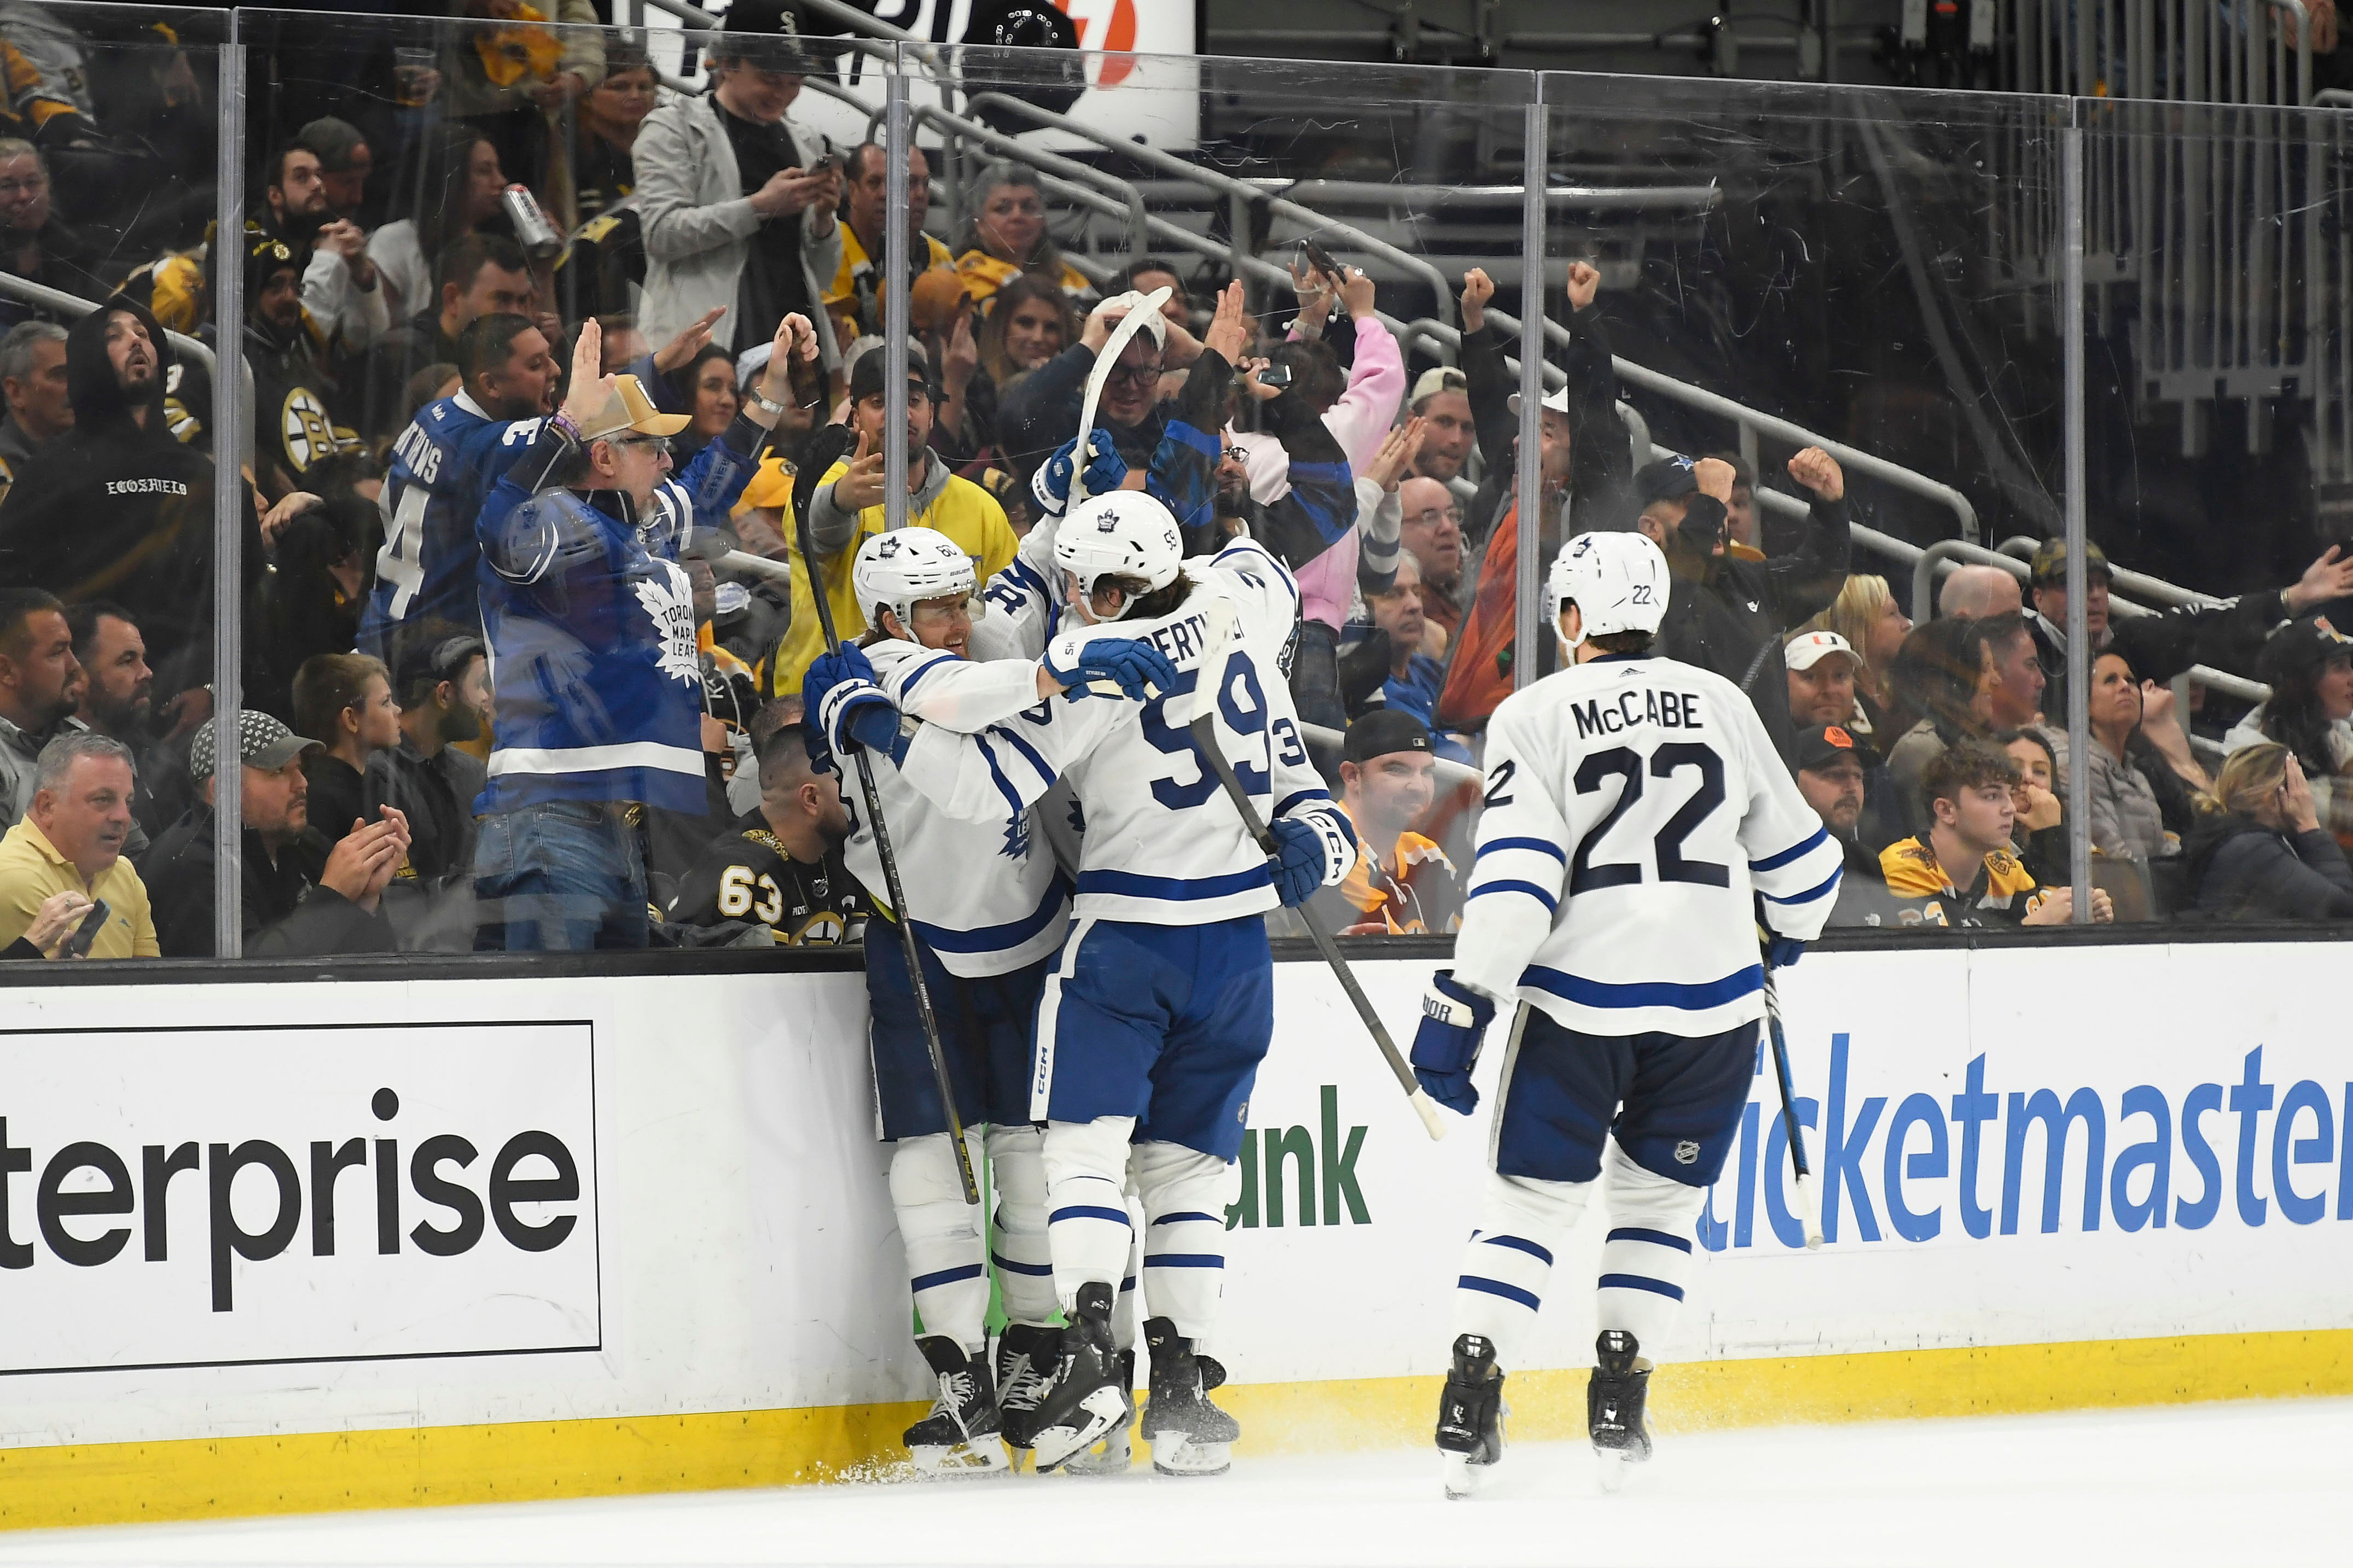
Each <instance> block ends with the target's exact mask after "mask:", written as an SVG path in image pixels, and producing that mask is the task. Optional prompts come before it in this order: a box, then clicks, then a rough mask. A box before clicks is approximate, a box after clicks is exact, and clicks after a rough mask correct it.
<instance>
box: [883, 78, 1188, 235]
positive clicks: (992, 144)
mask: <svg viewBox="0 0 2353 1568" xmlns="http://www.w3.org/2000/svg"><path fill="white" fill-rule="evenodd" d="M837 96H839V95H837ZM986 96H988V97H992V98H993V97H995V96H997V95H995V94H993V93H992V94H987V95H986ZM852 101H855V100H852ZM1005 101H1007V102H1008V103H1010V102H1013V101H1015V100H1012V99H1007V100H1005ZM907 111H908V112H909V113H910V114H912V115H913V116H914V119H915V122H916V123H921V122H923V121H931V122H932V123H933V124H934V125H936V126H938V127H939V128H940V129H941V130H943V131H947V132H954V133H955V134H956V135H959V136H964V137H967V138H969V139H970V140H972V141H975V142H979V143H980V144H981V145H982V146H984V147H987V148H988V149H990V150H991V151H993V152H995V153H997V155H998V156H1000V157H1006V158H1013V159H1016V160H1018V161H1019V162H1021V163H1027V164H1029V166H1030V167H1031V168H1034V169H1041V170H1046V171H1049V172H1050V173H1053V174H1060V176H1062V178H1064V179H1066V180H1071V181H1074V182H1076V183H1078V184H1086V185H1092V186H1093V187H1094V188H1096V189H1097V190H1100V191H1104V192H1107V193H1108V194H1110V195H1114V196H1117V197H1119V198H1120V199H1121V201H1122V202H1123V204H1124V205H1125V206H1126V207H1127V209H1128V243H1129V244H1130V245H1132V246H1134V248H1135V252H1136V254H1137V255H1139V256H1140V255H1142V254H1143V253H1144V252H1145V249H1146V248H1147V247H1146V246H1145V243H1144V242H1145V238H1146V237H1148V236H1149V235H1150V233H1151V214H1150V213H1148V212H1146V211H1145V206H1144V194H1143V193H1142V192H1140V191H1138V190H1137V189H1136V188H1135V187H1134V185H1131V184H1128V183H1127V182H1126V181H1125V180H1122V179H1119V178H1117V177H1116V176H1114V175H1111V174H1104V173H1103V172H1102V171H1101V170H1099V169H1091V168H1089V167H1088V166H1087V165H1086V164H1084V163H1079V162H1078V161H1076V160H1075V159H1071V158H1065V157H1063V156H1062V155H1061V154H1060V153H1049V152H1047V151H1046V150H1045V149H1043V148H1040V147H1031V146H1028V145H1026V144H1025V143H1023V142H1020V141H1019V140H1018V139H1016V138H1014V137H1011V136H1008V135H1006V134H1005V133H1004V132H999V131H992V130H990V129H989V128H988V127H987V126H986V125H983V124H981V123H980V122H979V121H976V120H966V119H965V117H964V116H962V115H960V114H950V113H949V112H948V111H947V110H944V109H934V108H932V107H930V106H929V105H927V104H909V105H908V106H907ZM875 112H876V113H878V114H879V113H880V112H881V111H880V110H876V111H875ZM866 134H867V139H868V140H869V141H872V140H874V139H875V137H874V122H873V121H872V120H871V119H870V120H869V121H868V122H867V132H866ZM910 134H913V127H912V126H911V127H910ZM1223 254H1224V252H1222V251H1220V252H1219V255H1223Z"/></svg>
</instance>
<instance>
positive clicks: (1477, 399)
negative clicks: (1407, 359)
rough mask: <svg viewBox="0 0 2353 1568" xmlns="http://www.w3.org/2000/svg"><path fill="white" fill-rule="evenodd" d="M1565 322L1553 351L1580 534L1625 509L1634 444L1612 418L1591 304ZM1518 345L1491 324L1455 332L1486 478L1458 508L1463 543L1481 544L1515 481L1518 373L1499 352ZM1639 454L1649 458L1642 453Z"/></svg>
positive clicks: (1612, 392)
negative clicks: (1563, 379)
mask: <svg viewBox="0 0 2353 1568" xmlns="http://www.w3.org/2000/svg"><path fill="white" fill-rule="evenodd" d="M1566 325H1567V328H1568V334H1569V337H1570V340H1571V342H1570V344H1569V346H1568V348H1567V350H1560V349H1557V348H1552V349H1549V350H1548V352H1547V354H1546V357H1547V358H1550V357H1551V356H1552V354H1553V353H1558V354H1559V355H1560V360H1559V363H1560V366H1561V370H1562V373H1563V374H1565V375H1566V376H1567V390H1568V426H1569V441H1570V459H1569V481H1568V488H1569V521H1570V525H1571V527H1572V529H1573V530H1574V531H1577V532H1579V533H1582V532H1583V531H1585V530H1586V529H1587V528H1588V527H1596V526H1598V527H1604V528H1609V527H1615V526H1617V525H1618V522H1619V521H1620V513H1622V512H1623V511H1624V510H1625V509H1626V502H1627V497H1628V495H1629V494H1630V489H1631V481H1632V479H1633V449H1632V448H1631V447H1630V446H1629V445H1628V444H1627V440H1626V427H1625V426H1623V425H1621V424H1620V422H1619V419H1618V373H1617V371H1616V369H1615V368H1614V367H1613V366H1612V365H1611V363H1610V352H1609V334H1608V332H1607V331H1604V330H1603V328H1602V325H1601V312H1600V310H1599V309H1597V308H1596V307H1594V306H1591V305H1588V306H1587V307H1586V308H1585V309H1584V310H1577V311H1574V312H1572V313H1571V314H1570V316H1569V318H1568V320H1567V323H1566ZM1517 349H1518V343H1517V342H1516V341H1515V340H1514V339H1512V338H1510V337H1507V336H1506V335H1505V334H1504V329H1503V328H1501V327H1499V326H1495V325H1493V324H1492V323H1490V324H1488V325H1486V326H1482V328H1481V329H1480V330H1479V331H1475V332H1465V333H1463V334H1462V380H1463V387H1462V395H1463V396H1464V397H1465V398H1467V399H1468V400H1469V401H1470V404H1471V423H1472V428H1473V429H1474V430H1475V431H1476V432H1477V436H1478V442H1479V458H1480V461H1481V462H1482V464H1484V465H1485V468H1486V477H1485V478H1484V479H1482V480H1481V481H1480V484H1479V493H1478V494H1477V495H1475V496H1473V497H1472V500H1471V506H1470V509H1469V510H1466V511H1465V512H1464V513H1463V514H1462V537H1463V540H1464V542H1466V543H1469V544H1474V545H1475V544H1478V543H1481V542H1483V541H1484V540H1485V539H1486V538H1487V536H1488V535H1489V534H1491V533H1493V532H1494V531H1495V524H1496V523H1497V522H1499V521H1502V520H1503V516H1504V512H1506V511H1508V510H1511V505H1512V496H1513V492H1514V489H1515V488H1516V485H1517V481H1518V479H1519V473H1518V468H1517V458H1516V456H1515V454H1516V453H1517V451H1518V447H1519V438H1520V420H1519V416H1517V415H1516V414H1514V413H1513V412H1512V395H1513V394H1514V393H1516V392H1518V391H1519V390H1520V378H1519V377H1518V376H1516V375H1514V374H1512V369H1511V367H1510V366H1509V365H1507V364H1505V363H1504V357H1505V356H1506V355H1507V354H1509V353H1515V352H1517ZM1644 460H1645V461H1647V460H1648V454H1645V456H1644Z"/></svg>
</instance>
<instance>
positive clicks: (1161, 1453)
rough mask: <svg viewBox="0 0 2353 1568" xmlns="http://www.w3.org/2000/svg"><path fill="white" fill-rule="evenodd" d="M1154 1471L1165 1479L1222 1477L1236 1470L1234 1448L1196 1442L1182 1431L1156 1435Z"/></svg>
mask: <svg viewBox="0 0 2353 1568" xmlns="http://www.w3.org/2000/svg"><path fill="white" fill-rule="evenodd" d="M1152 1468H1154V1469H1155V1470H1157V1471H1159V1472H1160V1473H1161V1474H1162V1475H1164V1476H1222V1475H1224V1474H1225V1473H1226V1472H1227V1471H1228V1470H1230V1469H1232V1468H1234V1446H1233V1445H1232V1444H1231V1443H1196V1442H1195V1441H1193V1439H1192V1438H1190V1437H1188V1436H1186V1435H1185V1434H1184V1433H1182V1432H1161V1433H1156V1434H1155V1435H1154V1436H1153V1439H1152Z"/></svg>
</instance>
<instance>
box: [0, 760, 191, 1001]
mask: <svg viewBox="0 0 2353 1568" xmlns="http://www.w3.org/2000/svg"><path fill="white" fill-rule="evenodd" d="M39 767H40V772H39V773H38V774H37V778H36V780H35V783H34V786H33V804H32V806H31V808H30V809H29V810H27V811H26V814H25V816H24V819H23V820H22V821H20V822H18V823H17V824H16V826H14V827H11V828H10V829H9V830H8V834H7V837H5V838H0V946H5V944H7V943H9V942H15V941H16V939H17V938H18V937H21V936H24V935H26V933H27V932H28V931H32V930H33V929H34V927H35V926H36V925H37V924H39V923H40V917H41V913H42V906H43V905H44V904H45V903H47V900H49V899H50V898H51V897H53V896H54V895H56V894H59V893H68V894H73V895H76V896H77V900H78V901H77V902H76V903H74V904H73V905H72V906H71V907H70V909H69V912H70V913H72V914H73V915H74V917H75V921H74V923H75V924H77V925H79V923H80V920H79V917H80V915H81V914H82V913H84V912H86V911H88V910H90V907H91V900H102V901H103V902H104V903H105V905H106V908H107V913H106V919H105V921H104V923H103V924H101V925H100V927H99V929H98V932H97V935H96V937H95V939H94V940H93V941H92V942H91V943H90V952H89V956H90V957H91V958H157V957H160V956H162V952H163V950H162V949H161V948H159V947H158V946H157V945H156V943H155V920H154V917H153V914H152V913H151V912H150V911H149V909H148V904H147V889H146V887H145V885H144V884H143V883H142V882H141V881H140V880H139V873H138V872H136V871H134V870H132V868H131V862H130V861H128V860H125V859H124V858H122V846H123V844H124V843H125V842H126V841H127V840H128V839H129V838H130V837H131V784H132V772H131V752H130V749H129V748H128V747H126V746H124V745H123V743H122V742H120V741H117V740H113V739H111V738H109V737H108V736H105V735H101V734H99V733H98V732H97V731H92V730H68V731H65V733H63V734H61V735H59V736H58V738H57V739H56V740H54V741H51V742H49V743H48V744H47V746H44V747H43V748H42V749H41V759H40V763H39Z"/></svg>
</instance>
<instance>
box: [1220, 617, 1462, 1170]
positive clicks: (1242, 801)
mask: <svg viewBox="0 0 2353 1568" xmlns="http://www.w3.org/2000/svg"><path fill="white" fill-rule="evenodd" d="M1208 618H1209V622H1210V626H1209V651H1208V654H1207V655H1205V656H1204V657H1203V658H1202V660H1201V666H1200V670H1199V673H1198V675H1197V676H1196V677H1195V679H1194V685H1193V722H1192V725H1191V729H1192V732H1193V746H1194V749H1195V750H1197V751H1198V752H1200V753H1201V755H1202V756H1203V757H1204V758H1206V759H1207V760H1208V765H1209V767H1210V769H1211V770H1212V771H1214V772H1215V773H1217V775H1218V782H1219V784H1223V785H1225V786H1226V798H1227V799H1229V800H1230V801H1232V802H1233V803H1234V809H1235V810H1236V811H1238V812H1240V813H1241V817H1242V826H1243V828H1244V829H1246V830H1247V831H1248V832H1249V834H1250V837H1252V838H1253V839H1255V840H1257V842H1258V847H1259V848H1260V849H1261V850H1262V851H1264V852H1265V854H1266V858H1267V859H1268V860H1269V861H1270V862H1273V863H1276V864H1280V863H1281V861H1282V847H1281V846H1279V845H1277V844H1276V843H1275V841H1274V834H1273V832H1272V830H1271V829H1270V828H1269V827H1268V826H1267V825H1266V824H1265V822H1264V821H1263V820H1261V818H1260V816H1259V814H1258V807H1257V806H1256V805H1252V804H1251V802H1250V792H1249V791H1247V790H1245V789H1243V788H1242V781H1241V780H1240V779H1238V778H1236V777H1235V776H1234V765H1233V763H1230V762H1228V761H1227V760H1226V753H1225V749H1224V748H1223V747H1221V746H1219V744H1218V731H1217V717H1218V695H1219V690H1220V689H1221V688H1222V685H1223V683H1224V680H1225V673H1226V654H1227V651H1228V649H1229V648H1230V647H1232V644H1233V636H1234V612H1233V608H1232V606H1231V605H1228V604H1227V603H1226V602H1225V601H1224V600H1222V599H1217V600H1212V601H1211V602H1210V605H1209V607H1208ZM1269 760H1270V762H1271V760H1272V759H1271V758H1270V759H1269ZM1301 923H1303V924H1304V925H1305V926H1306V927H1307V934H1308V935H1309V936H1310V937H1312V938H1314V942H1315V951H1316V952H1320V953H1322V954H1323V955H1324V963H1328V964H1330V965H1331V966H1332V973H1333V974H1334V975H1335V977H1336V978H1337V979H1338V980H1339V982H1340V989H1341V990H1343V991H1345V992H1346V993H1347V994H1348V1000H1349V1001H1350V1002H1351V1003H1353V1004H1355V1005H1356V1016H1357V1017H1359V1018H1362V1019H1363V1020H1364V1021H1365V1027H1366V1028H1367V1029H1369V1030H1370V1031H1372V1036H1373V1044H1375V1045H1377V1046H1378V1047H1380V1048H1381V1055H1382V1056H1383V1057H1385V1058H1388V1064H1389V1070H1390V1071H1391V1072H1393V1073H1395V1074H1397V1079H1398V1086H1399V1087H1400V1088H1402V1089H1404V1090H1405V1097H1406V1100H1407V1101H1408V1103H1409V1104H1411V1105H1412V1107H1413V1110H1414V1114H1415V1115H1417V1116H1419V1117H1420V1118H1421V1125H1422V1126H1423V1128H1424V1129H1425V1130H1427V1131H1429V1133H1430V1137H1431V1139H1432V1140H1437V1139H1441V1138H1444V1137H1445V1136H1446V1122H1445V1121H1444V1119H1443V1118H1441V1117H1440V1115H1439V1114H1438V1102H1437V1101H1436V1100H1432V1099H1430V1092H1429V1091H1428V1090H1427V1089H1423V1088H1422V1087H1421V1084H1420V1082H1419V1080H1418V1079H1416V1078H1415V1077H1414V1076H1413V1068H1410V1067H1409V1066H1407V1065H1406V1059H1405V1058H1404V1056H1403V1055H1402V1054H1400V1053H1399V1052H1398V1048H1397V1042H1396V1041H1395V1040H1392V1039H1390V1038H1389V1032H1388V1028H1387V1027H1385V1026H1383V1025H1382V1023H1381V1016H1380V1015H1379V1014H1378V1013H1377V1012H1375V1011H1374V1010H1373V1005H1372V1003H1371V1002H1370V1001H1369V1000H1367V999H1366V995H1365V988H1364V987H1363V986H1361V985H1359V984H1356V973H1355V972H1354V971H1353V970H1351V969H1350V968H1349V967H1348V961H1347V960H1346V959H1345V958H1343V957H1341V956H1340V950H1339V948H1338V947H1337V946H1336V945H1335V944H1334V942H1333V941H1332V936H1331V933H1330V932H1328V931H1325V930H1324V928H1323V927H1322V926H1320V925H1317V924H1316V923H1315V921H1313V920H1305V921H1302V922H1301Z"/></svg>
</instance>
